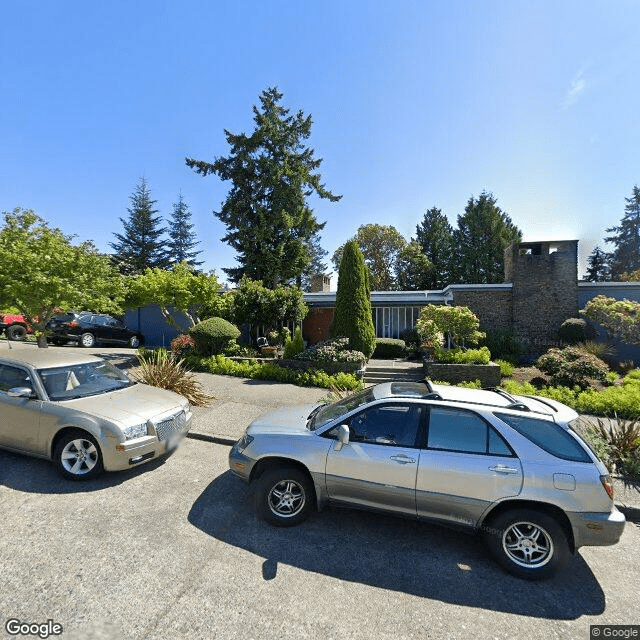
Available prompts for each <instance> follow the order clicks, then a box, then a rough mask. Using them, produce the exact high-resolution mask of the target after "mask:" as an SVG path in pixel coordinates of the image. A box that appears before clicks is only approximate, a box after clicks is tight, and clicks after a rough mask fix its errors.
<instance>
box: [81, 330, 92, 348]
mask: <svg viewBox="0 0 640 640" xmlns="http://www.w3.org/2000/svg"><path fill="white" fill-rule="evenodd" d="M79 344H80V346H81V347H86V348H87V349H89V348H91V347H95V346H96V338H95V336H94V335H93V333H83V334H82V335H81V336H80V343H79Z"/></svg>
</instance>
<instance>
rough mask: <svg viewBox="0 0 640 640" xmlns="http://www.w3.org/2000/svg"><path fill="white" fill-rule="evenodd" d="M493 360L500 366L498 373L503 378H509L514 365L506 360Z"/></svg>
mask: <svg viewBox="0 0 640 640" xmlns="http://www.w3.org/2000/svg"><path fill="white" fill-rule="evenodd" d="M494 362H495V363H496V364H497V365H498V366H499V367H500V375H501V376H502V377H503V378H509V377H511V376H512V375H513V371H514V369H515V367H514V366H513V365H512V364H511V363H510V362H507V361H506V360H494Z"/></svg>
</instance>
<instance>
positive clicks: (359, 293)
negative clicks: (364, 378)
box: [329, 240, 376, 360]
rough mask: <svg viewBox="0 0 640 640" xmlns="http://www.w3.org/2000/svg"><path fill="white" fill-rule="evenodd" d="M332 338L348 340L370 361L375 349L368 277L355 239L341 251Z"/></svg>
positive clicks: (331, 331)
mask: <svg viewBox="0 0 640 640" xmlns="http://www.w3.org/2000/svg"><path fill="white" fill-rule="evenodd" d="M329 335H330V336H331V337H332V338H338V337H343V338H349V346H350V348H351V349H356V350H357V351H362V353H364V355H365V356H366V358H367V360H368V359H369V358H370V357H371V354H372V353H373V351H374V349H375V346H376V332H375V328H374V326H373V314H372V311H371V289H370V287H369V274H368V270H367V265H366V264H365V262H364V257H363V256H362V251H360V247H359V246H358V243H357V242H356V241H355V240H351V241H349V242H347V243H346V244H345V246H344V250H343V252H342V260H341V262H340V271H339V272H338V290H337V291H336V309H335V313H334V316H333V322H332V323H331V327H330V328H329Z"/></svg>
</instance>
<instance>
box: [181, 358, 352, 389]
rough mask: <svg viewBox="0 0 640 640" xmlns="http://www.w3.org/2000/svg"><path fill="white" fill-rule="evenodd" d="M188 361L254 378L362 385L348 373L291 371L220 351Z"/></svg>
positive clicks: (342, 386) (212, 370)
mask: <svg viewBox="0 0 640 640" xmlns="http://www.w3.org/2000/svg"><path fill="white" fill-rule="evenodd" d="M189 364H190V365H191V366H193V367H194V368H197V369H198V370H200V371H206V372H207V373H213V374H217V375H227V376H236V377H240V378H251V379H257V380H276V381H278V382H288V383H290V384H295V385H298V386H300V387H321V388H324V389H332V388H340V389H347V390H350V391H355V390H357V389H361V388H362V382H361V381H360V380H358V378H356V377H355V376H354V375H353V374H351V373H336V374H333V375H329V374H328V373H326V372H324V371H316V370H314V369H311V370H309V371H295V370H294V369H285V368H283V367H279V366H278V365H277V364H271V363H270V362H264V363H258V362H250V361H247V362H234V361H233V360H229V358H225V357H224V356H221V355H215V356H210V357H208V358H194V357H193V356H191V357H190V358H189Z"/></svg>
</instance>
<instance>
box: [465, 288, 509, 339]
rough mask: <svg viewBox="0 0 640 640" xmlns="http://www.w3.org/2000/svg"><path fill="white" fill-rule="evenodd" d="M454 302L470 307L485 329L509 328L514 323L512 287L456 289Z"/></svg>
mask: <svg viewBox="0 0 640 640" xmlns="http://www.w3.org/2000/svg"><path fill="white" fill-rule="evenodd" d="M453 304H454V305H455V306H457V307H469V309H471V311H473V312H474V313H475V314H476V315H477V316H478V318H479V319H480V325H481V327H482V329H483V330H487V329H489V330H494V329H509V328H511V326H512V323H513V307H512V294H511V289H483V290H480V291H478V290H475V291H470V290H465V289H455V290H454V292H453Z"/></svg>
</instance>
